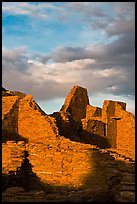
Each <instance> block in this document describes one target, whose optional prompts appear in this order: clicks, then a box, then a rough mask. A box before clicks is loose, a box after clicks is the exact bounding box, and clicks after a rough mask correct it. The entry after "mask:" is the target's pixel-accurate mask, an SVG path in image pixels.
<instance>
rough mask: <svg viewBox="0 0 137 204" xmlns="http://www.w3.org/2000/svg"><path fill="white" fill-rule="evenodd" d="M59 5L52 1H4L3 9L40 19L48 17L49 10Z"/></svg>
mask: <svg viewBox="0 0 137 204" xmlns="http://www.w3.org/2000/svg"><path fill="white" fill-rule="evenodd" d="M51 9H52V10H54V9H55V10H56V9H57V7H56V6H55V5H53V4H51V3H39V4H34V3H30V2H21V3H20V2H3V3H2V11H3V13H5V14H9V15H25V16H29V17H34V18H38V19H47V18H48V17H49V15H48V11H49V10H51Z"/></svg>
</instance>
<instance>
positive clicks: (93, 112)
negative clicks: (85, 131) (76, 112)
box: [86, 105, 102, 119]
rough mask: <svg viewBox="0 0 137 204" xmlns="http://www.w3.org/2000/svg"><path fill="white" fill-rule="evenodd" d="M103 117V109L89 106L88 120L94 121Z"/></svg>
mask: <svg viewBox="0 0 137 204" xmlns="http://www.w3.org/2000/svg"><path fill="white" fill-rule="evenodd" d="M101 115H102V109H101V108H99V107H94V106H91V105H87V108H86V119H92V117H101Z"/></svg>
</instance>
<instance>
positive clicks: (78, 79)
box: [2, 48, 135, 100]
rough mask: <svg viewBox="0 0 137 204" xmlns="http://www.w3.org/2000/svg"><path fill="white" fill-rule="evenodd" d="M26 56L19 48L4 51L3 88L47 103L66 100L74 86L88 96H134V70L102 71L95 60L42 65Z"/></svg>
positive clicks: (105, 69) (113, 69) (107, 69)
mask: <svg viewBox="0 0 137 204" xmlns="http://www.w3.org/2000/svg"><path fill="white" fill-rule="evenodd" d="M28 55H29V54H28V53H26V52H24V50H22V49H21V48H20V49H19V48H18V49H13V50H9V51H7V50H3V60H2V68H3V72H2V75H3V77H2V79H3V86H4V87H5V88H8V87H10V89H13V90H16V89H17V87H18V89H19V90H20V91H22V92H25V93H28V92H31V93H32V94H33V95H34V97H35V98H36V99H45V98H46V99H47V100H48V99H53V98H56V97H65V95H66V93H67V91H68V90H70V89H71V88H72V86H74V85H80V86H84V87H86V88H87V89H88V90H89V93H91V92H95V93H96V92H100V93H101V92H104V93H113V94H114V95H120V94H121V95H125V96H126V95H127V96H132V95H134V74H135V73H134V69H129V68H126V69H125V68H124V67H123V66H122V67H120V66H119V67H115V66H114V67H112V66H110V67H109V68H105V67H103V68H102V67H101V66H100V65H101V63H102V61H101V62H100V61H99V62H98V61H97V60H94V59H79V60H73V61H67V62H52V63H47V62H46V63H43V62H40V61H36V60H35V61H34V60H33V59H31V56H30V57H27V56H28ZM108 60H109V59H108ZM106 64H107V62H106ZM104 66H105V64H104ZM125 87H126V88H125Z"/></svg>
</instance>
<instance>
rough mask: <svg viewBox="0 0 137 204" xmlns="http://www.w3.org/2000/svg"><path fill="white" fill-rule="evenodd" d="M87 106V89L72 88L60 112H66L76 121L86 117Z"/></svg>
mask: <svg viewBox="0 0 137 204" xmlns="http://www.w3.org/2000/svg"><path fill="white" fill-rule="evenodd" d="M88 104H89V99H88V95H87V89H85V88H83V87H79V86H74V87H73V88H72V89H71V91H70V93H69V94H68V95H67V97H66V99H65V102H64V105H63V106H62V108H61V111H63V112H68V113H70V114H71V116H72V117H73V118H74V119H75V120H76V121H80V120H81V119H82V118H85V117H86V107H87V105H88Z"/></svg>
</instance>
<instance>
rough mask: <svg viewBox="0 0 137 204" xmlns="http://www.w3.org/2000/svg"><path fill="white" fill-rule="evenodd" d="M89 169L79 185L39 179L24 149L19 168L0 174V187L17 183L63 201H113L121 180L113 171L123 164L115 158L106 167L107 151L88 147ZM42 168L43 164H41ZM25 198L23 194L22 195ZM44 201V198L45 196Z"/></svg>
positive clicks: (55, 199) (117, 193)
mask: <svg viewBox="0 0 137 204" xmlns="http://www.w3.org/2000/svg"><path fill="white" fill-rule="evenodd" d="M89 152H90V158H91V161H90V163H91V171H90V172H89V174H88V175H87V176H86V177H84V178H83V185H82V186H81V187H77V188H75V187H72V186H69V185H68V186H67V185H66V186H58V185H50V184H48V183H46V182H45V183H43V182H41V181H40V179H39V178H38V177H37V176H36V174H35V173H33V171H32V165H31V163H30V162H29V159H28V158H27V157H28V156H29V154H28V152H27V151H25V157H24V160H23V162H22V166H21V168H20V169H18V170H17V172H16V174H15V172H10V174H9V175H8V176H6V175H4V174H3V175H2V191H3V192H4V191H5V190H6V189H7V188H9V187H14V186H20V187H23V188H24V190H25V191H26V192H29V191H31V190H43V191H44V192H45V200H46V196H47V195H48V196H49V194H50V198H52V201H62V199H63V201H65V202H67V201H68V202H75V201H76V202H90V201H91V202H117V201H116V198H117V197H118V196H119V193H120V189H119V184H120V182H121V178H122V177H121V174H120V173H119V172H117V165H122V166H123V168H124V167H125V165H126V164H125V163H124V162H122V161H115V162H116V164H115V165H114V167H113V168H108V165H110V164H109V163H110V161H112V160H113V159H114V158H112V156H111V155H108V154H105V153H100V152H99V151H98V150H97V149H91V150H90V151H89ZM45 169H46V166H45ZM24 199H25V198H24ZM46 201H47V200H46Z"/></svg>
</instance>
